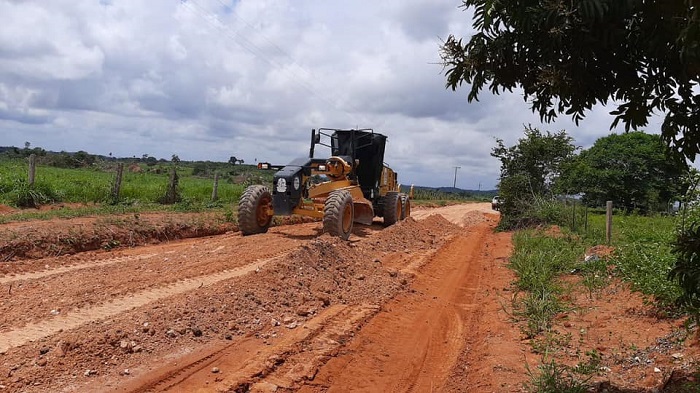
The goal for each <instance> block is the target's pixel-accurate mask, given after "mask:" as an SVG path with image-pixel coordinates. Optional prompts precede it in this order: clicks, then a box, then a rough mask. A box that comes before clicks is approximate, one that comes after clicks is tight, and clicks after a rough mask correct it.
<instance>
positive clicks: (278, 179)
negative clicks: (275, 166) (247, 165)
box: [271, 158, 311, 215]
mask: <svg viewBox="0 0 700 393" xmlns="http://www.w3.org/2000/svg"><path fill="white" fill-rule="evenodd" d="M309 165H311V160H310V159H308V158H297V159H296V160H294V161H292V162H291V163H289V164H288V165H286V166H285V167H284V168H282V169H280V170H279V171H277V173H275V177H274V179H273V181H272V190H271V191H272V206H273V209H274V211H275V214H280V215H290V214H292V211H293V210H294V208H295V207H296V206H297V205H298V204H299V202H300V201H301V198H302V195H303V194H302V191H303V186H304V185H303V184H302V180H303V179H302V176H303V175H304V171H305V170H308V169H305V168H308V167H309Z"/></svg>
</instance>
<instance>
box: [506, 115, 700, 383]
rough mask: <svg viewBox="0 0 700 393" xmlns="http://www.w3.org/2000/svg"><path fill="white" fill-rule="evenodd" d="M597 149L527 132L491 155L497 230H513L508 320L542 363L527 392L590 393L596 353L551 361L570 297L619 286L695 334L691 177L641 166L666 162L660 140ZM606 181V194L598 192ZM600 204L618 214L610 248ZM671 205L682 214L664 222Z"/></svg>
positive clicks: (612, 142)
mask: <svg viewBox="0 0 700 393" xmlns="http://www.w3.org/2000/svg"><path fill="white" fill-rule="evenodd" d="M599 141H602V142H596V144H595V145H594V146H593V147H592V148H591V149H590V150H584V151H583V152H581V153H580V154H577V151H578V150H579V149H578V148H577V147H575V145H574V141H573V139H572V138H570V137H569V136H568V135H566V133H565V132H564V131H561V132H558V133H549V132H547V133H543V132H540V131H539V130H537V129H533V128H530V127H527V128H526V129H525V137H524V138H522V139H520V140H519V141H518V144H516V145H515V146H512V147H506V146H505V145H504V143H503V141H501V140H498V141H497V146H496V147H495V148H494V149H493V153H492V155H493V156H494V157H496V158H499V159H500V160H501V164H502V165H501V179H500V187H499V188H500V190H499V195H500V196H501V198H502V199H504V204H503V206H502V209H501V212H502V218H501V223H500V226H499V227H500V229H502V230H516V232H515V233H514V235H513V240H514V246H515V249H514V254H513V256H512V258H511V261H510V267H511V268H512V269H513V270H514V271H515V273H516V275H517V277H518V279H517V282H516V283H515V287H516V289H517V296H515V297H514V300H513V302H512V310H513V311H512V312H513V316H514V317H515V318H516V320H517V321H519V325H520V327H521V331H522V333H523V335H524V336H525V337H527V338H528V339H530V340H531V343H532V346H533V351H535V352H536V353H539V354H541V355H542V360H541V363H540V364H539V365H538V366H537V367H536V368H533V369H530V370H529V372H530V383H529V386H528V388H529V389H530V391H533V392H579V391H587V389H590V388H591V387H592V385H590V383H589V381H590V380H591V378H592V376H593V375H594V374H595V373H596V372H597V367H598V366H596V363H599V362H600V356H599V354H597V353H595V352H590V353H587V354H585V356H583V355H582V356H581V358H580V362H579V364H577V365H575V366H571V365H565V364H560V363H557V361H556V360H555V359H556V358H555V357H554V356H552V355H553V354H554V353H556V352H557V351H558V350H559V349H560V348H561V347H562V346H565V345H566V344H567V339H566V338H565V337H561V336H560V335H558V333H557V332H556V329H553V322H554V320H555V319H556V317H557V315H558V314H560V313H566V312H568V311H570V310H571V309H572V307H575V305H573V304H570V303H569V302H568V301H567V300H566V299H570V298H571V296H570V292H571V291H573V290H576V291H581V290H584V291H585V292H587V294H588V296H590V297H594V296H597V294H598V293H599V292H600V290H601V289H602V288H604V287H605V286H606V285H608V284H609V283H610V280H613V279H614V280H622V281H624V282H626V283H628V284H629V287H630V288H631V289H632V290H634V291H638V292H640V293H642V294H643V295H644V296H645V298H646V299H647V301H648V303H649V304H652V305H653V306H654V309H655V310H656V311H655V314H656V315H657V316H658V317H659V318H663V317H679V316H680V317H684V316H685V317H688V318H689V319H688V320H689V325H688V326H692V328H693V329H696V328H695V323H696V322H697V321H698V315H700V313H699V312H698V310H700V293H698V291H699V290H700V289H699V288H700V285H699V284H700V267H698V255H700V246H699V244H700V242H698V240H697V239H698V238H699V236H698V235H700V229H699V228H700V211H698V209H697V207H696V205H697V204H696V203H693V201H697V200H698V195H695V194H696V192H695V191H693V190H695V189H696V186H695V185H696V184H697V180H693V179H694V177H693V176H695V178H697V174H694V173H693V171H691V170H689V168H688V167H687V165H685V164H684V163H680V164H674V165H671V164H668V165H667V166H666V167H664V168H666V169H663V168H661V169H663V170H660V167H659V168H657V170H652V169H653V168H652V167H653V165H652V166H647V158H649V159H648V161H649V162H651V163H653V162H655V161H654V160H657V161H659V162H660V161H661V160H663V157H664V154H666V153H664V150H665V148H664V146H663V144H662V143H661V140H660V138H659V137H658V136H649V135H647V134H643V133H630V134H625V135H612V136H609V137H605V138H601V140H599ZM597 146H604V147H605V148H604V149H600V148H598V147H597ZM591 157H594V158H593V159H592V158H591ZM606 162H607V166H606V165H605V163H606ZM643 176H646V177H643ZM602 179H607V180H608V181H610V182H611V185H610V186H609V187H607V186H604V185H602V186H601V184H603V183H604V182H603V180H602ZM635 179H636V180H635ZM640 179H643V180H640ZM615 190H618V191H615ZM689 190H690V191H689ZM605 200H613V201H614V202H613V204H614V206H615V207H616V208H615V210H614V214H613V222H612V228H613V231H612V239H611V243H610V244H609V245H607V240H606V233H605V220H606V217H605V211H604V209H602V208H601V201H603V202H604V201H605ZM674 200H678V201H681V203H682V206H683V209H682V210H681V211H680V212H679V214H678V215H672V214H669V206H671V202H672V201H674ZM600 245H606V248H607V249H608V251H609V253H608V254H607V255H597V254H596V252H595V251H593V252H591V250H595V248H594V247H595V246H598V247H600ZM608 246H609V247H608ZM572 275H573V276H577V277H578V278H577V280H575V282H577V286H573V287H572V285H571V280H566V279H564V278H565V277H571V276H572Z"/></svg>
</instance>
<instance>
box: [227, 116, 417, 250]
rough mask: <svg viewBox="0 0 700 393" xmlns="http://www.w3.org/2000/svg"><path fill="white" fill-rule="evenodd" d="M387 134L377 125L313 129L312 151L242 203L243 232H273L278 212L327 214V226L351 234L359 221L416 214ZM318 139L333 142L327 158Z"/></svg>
mask: <svg viewBox="0 0 700 393" xmlns="http://www.w3.org/2000/svg"><path fill="white" fill-rule="evenodd" d="M386 140H387V137H386V136H384V135H382V134H378V133H375V132H374V131H373V130H372V129H357V130H354V129H351V130H339V129H330V128H319V129H318V130H315V129H314V130H311V148H310V150H309V157H308V158H306V157H304V158H299V159H296V160H293V161H292V162H291V163H289V164H288V165H285V166H273V165H270V164H268V163H260V164H258V167H259V168H261V169H278V171H277V172H276V173H275V175H274V179H273V184H272V187H271V188H268V187H266V186H262V185H253V186H250V187H248V188H247V189H246V190H245V192H243V195H241V199H240V201H239V204H238V226H239V228H240V230H241V232H242V233H243V235H252V234H256V233H264V232H267V229H268V228H269V227H270V223H271V222H272V217H273V216H275V215H281V216H289V215H292V214H298V215H302V216H310V217H317V218H321V219H323V229H324V231H325V232H328V233H330V234H331V235H334V236H340V237H341V238H343V239H346V240H347V239H348V238H349V237H350V233H352V228H353V224H354V223H355V222H357V223H360V224H364V225H371V224H372V221H373V219H374V217H383V219H384V226H389V225H392V224H394V223H396V222H397V221H399V220H403V219H405V218H406V217H408V216H410V214H411V202H410V198H409V195H408V194H406V193H402V192H401V191H400V186H399V183H398V175H397V174H396V172H394V171H393V170H392V169H391V168H389V167H388V166H387V165H385V164H384V147H385V145H386ZM316 145H322V146H326V147H329V148H330V156H329V157H327V158H315V157H314V150H315V147H316Z"/></svg>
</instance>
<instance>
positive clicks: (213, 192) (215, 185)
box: [211, 172, 219, 202]
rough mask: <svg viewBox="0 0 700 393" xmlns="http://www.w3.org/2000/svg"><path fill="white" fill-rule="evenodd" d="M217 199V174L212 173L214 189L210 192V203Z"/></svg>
mask: <svg viewBox="0 0 700 393" xmlns="http://www.w3.org/2000/svg"><path fill="white" fill-rule="evenodd" d="M217 199H219V173H218V172H215V173H214V189H213V190H211V201H212V202H216V200H217Z"/></svg>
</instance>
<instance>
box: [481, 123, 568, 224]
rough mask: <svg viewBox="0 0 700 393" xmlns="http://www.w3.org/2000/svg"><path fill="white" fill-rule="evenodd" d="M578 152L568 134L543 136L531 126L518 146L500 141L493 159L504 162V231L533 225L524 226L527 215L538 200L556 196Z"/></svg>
mask: <svg viewBox="0 0 700 393" xmlns="http://www.w3.org/2000/svg"><path fill="white" fill-rule="evenodd" d="M576 150H577V147H576V146H574V144H573V139H572V138H571V137H570V136H569V135H567V133H566V131H558V132H555V133H551V132H549V131H547V132H546V133H543V132H541V131H540V130H538V129H537V128H532V127H530V126H528V127H526V128H525V136H524V137H523V138H521V139H519V140H518V143H517V144H516V145H514V146H511V147H506V146H505V145H504V143H503V140H501V139H496V147H494V148H493V150H492V152H491V155H492V156H493V157H496V158H498V159H499V160H500V161H501V178H500V182H499V185H498V189H499V195H500V196H501V199H502V201H503V204H502V207H501V213H502V214H503V219H502V220H501V222H502V224H503V226H504V227H516V226H520V225H521V224H524V225H527V224H529V223H521V222H520V221H521V219H522V218H523V216H524V213H525V212H526V211H527V210H528V209H529V206H530V205H531V204H532V203H533V202H534V201H535V200H536V199H537V198H541V197H543V196H547V197H551V196H553V187H554V185H555V183H556V180H557V178H558V177H559V174H560V172H561V168H562V166H563V165H564V164H565V163H566V162H568V161H569V160H570V159H572V157H573V156H574V153H575V151H576ZM550 199H551V198H550Z"/></svg>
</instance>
